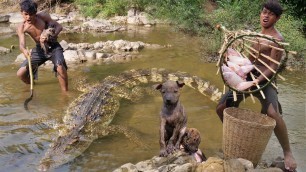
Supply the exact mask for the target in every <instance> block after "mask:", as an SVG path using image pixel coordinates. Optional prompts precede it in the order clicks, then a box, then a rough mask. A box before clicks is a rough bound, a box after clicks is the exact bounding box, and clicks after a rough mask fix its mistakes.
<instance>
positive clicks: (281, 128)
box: [267, 103, 297, 170]
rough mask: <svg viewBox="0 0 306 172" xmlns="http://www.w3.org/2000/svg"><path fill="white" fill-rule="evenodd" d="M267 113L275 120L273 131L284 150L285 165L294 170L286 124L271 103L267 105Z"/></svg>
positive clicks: (294, 165) (295, 165)
mask: <svg viewBox="0 0 306 172" xmlns="http://www.w3.org/2000/svg"><path fill="white" fill-rule="evenodd" d="M267 115H268V116H269V117H271V118H273V119H274V120H275V121H276V126H275V128H274V133H275V135H276V137H277V139H278V141H279V143H280V145H281V146H282V149H283V152H284V159H285V167H286V168H287V169H288V170H295V169H296V167H297V164H296V161H295V159H294V157H293V154H292V152H291V148H290V144H289V138H288V131H287V127H286V124H285V122H284V120H283V118H282V116H281V115H280V114H279V113H278V112H277V111H276V110H275V109H274V107H273V105H272V103H271V104H270V105H269V107H268V111H267Z"/></svg>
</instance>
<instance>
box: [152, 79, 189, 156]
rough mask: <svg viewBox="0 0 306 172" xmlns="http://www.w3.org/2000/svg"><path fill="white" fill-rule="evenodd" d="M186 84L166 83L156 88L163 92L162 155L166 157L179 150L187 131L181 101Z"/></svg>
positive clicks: (161, 116) (161, 119)
mask: <svg viewBox="0 0 306 172" xmlns="http://www.w3.org/2000/svg"><path fill="white" fill-rule="evenodd" d="M184 85H185V84H184V83H181V82H178V81H170V80H169V81H166V82H165V83H163V84H158V85H157V86H156V87H155V88H156V89H157V90H159V91H160V92H161V95H162V97H163V105H162V108H161V112H160V141H159V143H160V154H159V156H162V157H165V156H167V155H168V154H171V153H173V151H175V150H177V149H179V146H180V143H181V140H182V137H183V135H184V133H185V130H186V123H187V116H186V113H185V111H184V107H183V106H182V105H181V103H180V101H179V97H180V89H181V88H182V87H183V86H184Z"/></svg>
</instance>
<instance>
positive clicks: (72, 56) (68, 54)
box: [64, 50, 80, 63]
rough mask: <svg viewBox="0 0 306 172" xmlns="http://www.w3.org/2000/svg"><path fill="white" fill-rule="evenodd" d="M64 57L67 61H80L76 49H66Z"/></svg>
mask: <svg viewBox="0 0 306 172" xmlns="http://www.w3.org/2000/svg"><path fill="white" fill-rule="evenodd" d="M64 57H65V60H66V62H67V63H76V62H79V61H80V58H79V55H78V53H77V51H76V50H66V51H64Z"/></svg>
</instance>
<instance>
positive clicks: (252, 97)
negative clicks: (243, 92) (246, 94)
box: [250, 93, 255, 103]
mask: <svg viewBox="0 0 306 172" xmlns="http://www.w3.org/2000/svg"><path fill="white" fill-rule="evenodd" d="M250 96H251V99H252V101H253V103H255V99H254V96H253V94H252V93H250Z"/></svg>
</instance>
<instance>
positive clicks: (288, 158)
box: [284, 152, 297, 171]
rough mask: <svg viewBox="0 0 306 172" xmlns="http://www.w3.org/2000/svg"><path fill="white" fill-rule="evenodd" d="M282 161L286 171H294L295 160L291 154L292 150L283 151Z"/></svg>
mask: <svg viewBox="0 0 306 172" xmlns="http://www.w3.org/2000/svg"><path fill="white" fill-rule="evenodd" d="M284 159H285V160H284V163H285V168H286V170H288V171H295V169H296V167H297V164H296V161H295V159H294V157H293V155H292V152H288V153H285V157H284Z"/></svg>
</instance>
